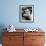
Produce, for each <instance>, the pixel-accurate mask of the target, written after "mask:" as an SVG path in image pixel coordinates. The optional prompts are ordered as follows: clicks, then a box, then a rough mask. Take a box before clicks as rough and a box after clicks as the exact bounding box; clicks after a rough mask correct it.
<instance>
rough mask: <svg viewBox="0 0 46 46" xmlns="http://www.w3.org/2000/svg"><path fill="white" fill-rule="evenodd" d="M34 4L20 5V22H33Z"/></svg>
mask: <svg viewBox="0 0 46 46" xmlns="http://www.w3.org/2000/svg"><path fill="white" fill-rule="evenodd" d="M33 7H34V6H33V5H20V8H19V13H20V18H19V20H20V22H25V23H26V22H34V8H33Z"/></svg>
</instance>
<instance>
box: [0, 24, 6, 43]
mask: <svg viewBox="0 0 46 46" xmlns="http://www.w3.org/2000/svg"><path fill="white" fill-rule="evenodd" d="M4 28H6V27H5V25H4V24H0V43H2V36H3V32H5V31H6V29H5V30H4Z"/></svg>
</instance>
